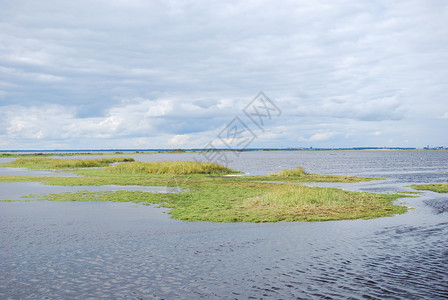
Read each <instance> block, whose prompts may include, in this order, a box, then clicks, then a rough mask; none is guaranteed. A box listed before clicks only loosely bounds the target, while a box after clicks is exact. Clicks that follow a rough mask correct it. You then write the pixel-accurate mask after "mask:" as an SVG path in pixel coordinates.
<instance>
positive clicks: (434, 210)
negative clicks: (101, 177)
mask: <svg viewBox="0 0 448 300" xmlns="http://www.w3.org/2000/svg"><path fill="white" fill-rule="evenodd" d="M196 155H197V154H162V155H160V154H155V155H135V156H134V158H135V159H139V160H176V159H194V158H195V156H196ZM89 158H92V157H91V156H89ZM232 160H233V161H232V163H231V164H230V167H232V168H236V169H239V170H242V171H245V172H249V173H251V174H266V173H270V172H277V171H279V170H280V169H283V168H295V167H296V166H299V165H300V166H304V167H305V169H306V170H307V171H309V172H314V173H327V174H346V175H361V176H376V177H386V178H389V179H388V180H386V181H375V182H367V183H356V184H352V183H350V184H341V183H339V184H321V185H325V186H337V187H342V188H346V189H351V190H362V191H373V192H387V193H391V192H396V191H403V190H407V191H410V190H411V189H410V188H409V187H407V186H408V185H410V184H412V183H434V182H444V183H446V182H448V173H446V171H447V170H448V152H444V151H440V152H434V151H396V152H395V151H384V152H382V151H340V152H339V151H338V152H332V151H324V152H253V153H243V154H241V155H240V156H239V157H236V156H233V157H232ZM0 188H1V187H0ZM17 188H18V187H17ZM51 188H56V187H50V189H51ZM63 188H65V187H63ZM400 201H401V202H404V203H406V204H407V205H408V206H410V207H413V208H415V209H412V210H410V211H409V212H408V213H407V214H404V215H399V216H395V217H389V218H380V219H376V220H355V221H337V222H317V223H285V222H281V223H275V224H244V223H242V224H241V223H239V224H219V223H218V224H217V223H207V222H182V221H177V220H173V219H170V218H169V215H168V214H167V213H166V212H167V210H166V209H162V208H155V207H151V206H149V207H148V206H143V205H136V204H131V203H104V202H45V201H41V202H36V201H31V202H0V238H1V246H0V247H1V248H0V256H1V257H0V298H1V299H8V298H11V299H17V298H24V299H37V298H38V299H41V298H45V297H48V298H75V297H76V298H89V297H91V298H117V299H118V298H120V299H121V298H131V299H141V298H143V299H162V298H164V299H172V298H182V299H196V298H203V299H210V298H216V299H229V298H230V299H232V298H236V299H250V298H252V299H260V298H269V299H271V298H273V299H296V298H303V299H309V298H316V299H320V298H352V299H362V298H371V299H372V298H373V299H375V298H391V299H437V298H439V299H440V298H446V297H448V271H447V270H448V214H447V210H446V207H447V203H448V195H447V194H437V193H433V192H422V193H421V194H420V195H419V197H418V198H402V199H401V200H400Z"/></svg>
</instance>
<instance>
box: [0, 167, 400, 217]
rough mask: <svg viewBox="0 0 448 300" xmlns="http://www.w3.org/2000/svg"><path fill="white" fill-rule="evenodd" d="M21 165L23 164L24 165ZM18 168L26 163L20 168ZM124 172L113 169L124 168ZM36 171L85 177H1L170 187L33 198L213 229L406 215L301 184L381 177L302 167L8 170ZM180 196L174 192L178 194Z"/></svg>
mask: <svg viewBox="0 0 448 300" xmlns="http://www.w3.org/2000/svg"><path fill="white" fill-rule="evenodd" d="M18 160H19V161H18ZM17 161H18V162H17ZM117 162H119V163H120V164H118V165H111V164H112V163H117ZM3 166H10V167H27V168H32V169H38V168H39V169H70V172H71V173H75V174H78V175H82V176H79V177H56V176H55V177H38V176H1V177H0V182H41V183H44V184H49V185H63V186H95V185H96V186H99V185H140V186H165V187H167V193H150V192H141V191H123V190H120V191H101V192H88V191H80V192H76V193H64V194H42V195H30V196H29V198H30V199H38V200H49V201H56V200H57V201H114V202H137V203H143V204H157V205H160V206H163V207H167V208H171V210H170V212H169V213H170V214H171V215H172V217H173V218H176V219H180V220H190V221H212V222H278V221H326V220H346V219H360V218H362V219H370V218H377V217H384V216H392V215H395V214H399V213H404V212H406V210H407V209H406V207H404V206H400V205H395V204H393V201H394V200H396V199H398V198H400V197H405V196H404V195H398V194H373V193H365V192H353V191H346V190H342V189H336V188H324V187H309V186H302V185H300V184H298V183H301V182H357V181H366V180H378V178H366V177H351V176H341V175H318V174H308V173H307V172H305V171H304V170H303V169H302V168H297V169H295V170H282V171H280V172H279V173H276V174H271V175H265V176H226V175H232V174H238V173H239V172H238V171H236V170H232V169H228V168H226V167H224V166H221V165H217V164H213V163H205V162H195V161H163V162H134V161H133V159H127V158H113V159H102V160H67V159H45V158H44V159H43V158H27V159H25V158H22V159H17V160H16V161H13V162H9V163H5V164H3ZM172 187H178V188H179V189H180V192H176V193H172V192H170V188H172Z"/></svg>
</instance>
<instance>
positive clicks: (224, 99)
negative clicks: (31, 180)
mask: <svg viewBox="0 0 448 300" xmlns="http://www.w3.org/2000/svg"><path fill="white" fill-rule="evenodd" d="M260 92H263V94H259V93H260ZM257 96H259V97H257ZM447 129H448V1H446V0H420V1H413V0H408V1H400V0H397V1H390V0H384V1H383V0H366V1H362V0H359V1H351V0H340V1H338V0H337V1H330V0H328V1H321V0H317V1H308V0H299V1H287V0H285V1H253V0H245V1H190V0H185V1H175V0H160V1H145V0H104V1H99V0H88V1H85V0H77V1H45V0H34V1H24V0H0V150H13V149H16V150H18V149H22V150H29V149H42V150H50V149H156V148H170V149H177V148H203V147H218V148H226V147H227V148H232V147H235V146H237V145H239V146H241V147H248V148H258V147H310V146H311V147H369V146H377V147H383V146H385V147H423V146H427V145H430V146H448V134H447V132H448V130H447Z"/></svg>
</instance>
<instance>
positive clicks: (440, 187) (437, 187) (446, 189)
mask: <svg viewBox="0 0 448 300" xmlns="http://www.w3.org/2000/svg"><path fill="white" fill-rule="evenodd" d="M411 187H412V188H413V189H416V190H425V191H433V192H437V193H448V184H446V183H441V184H413V185H411Z"/></svg>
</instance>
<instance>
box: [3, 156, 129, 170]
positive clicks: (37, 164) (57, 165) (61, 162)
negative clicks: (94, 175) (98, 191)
mask: <svg viewBox="0 0 448 300" xmlns="http://www.w3.org/2000/svg"><path fill="white" fill-rule="evenodd" d="M133 161H134V159H133V158H121V157H119V158H118V157H117V158H103V159H56V158H17V159H16V160H14V161H12V162H8V163H4V164H2V166H5V167H15V168H28V169H76V168H94V167H105V166H108V165H110V164H112V163H117V162H133Z"/></svg>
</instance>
